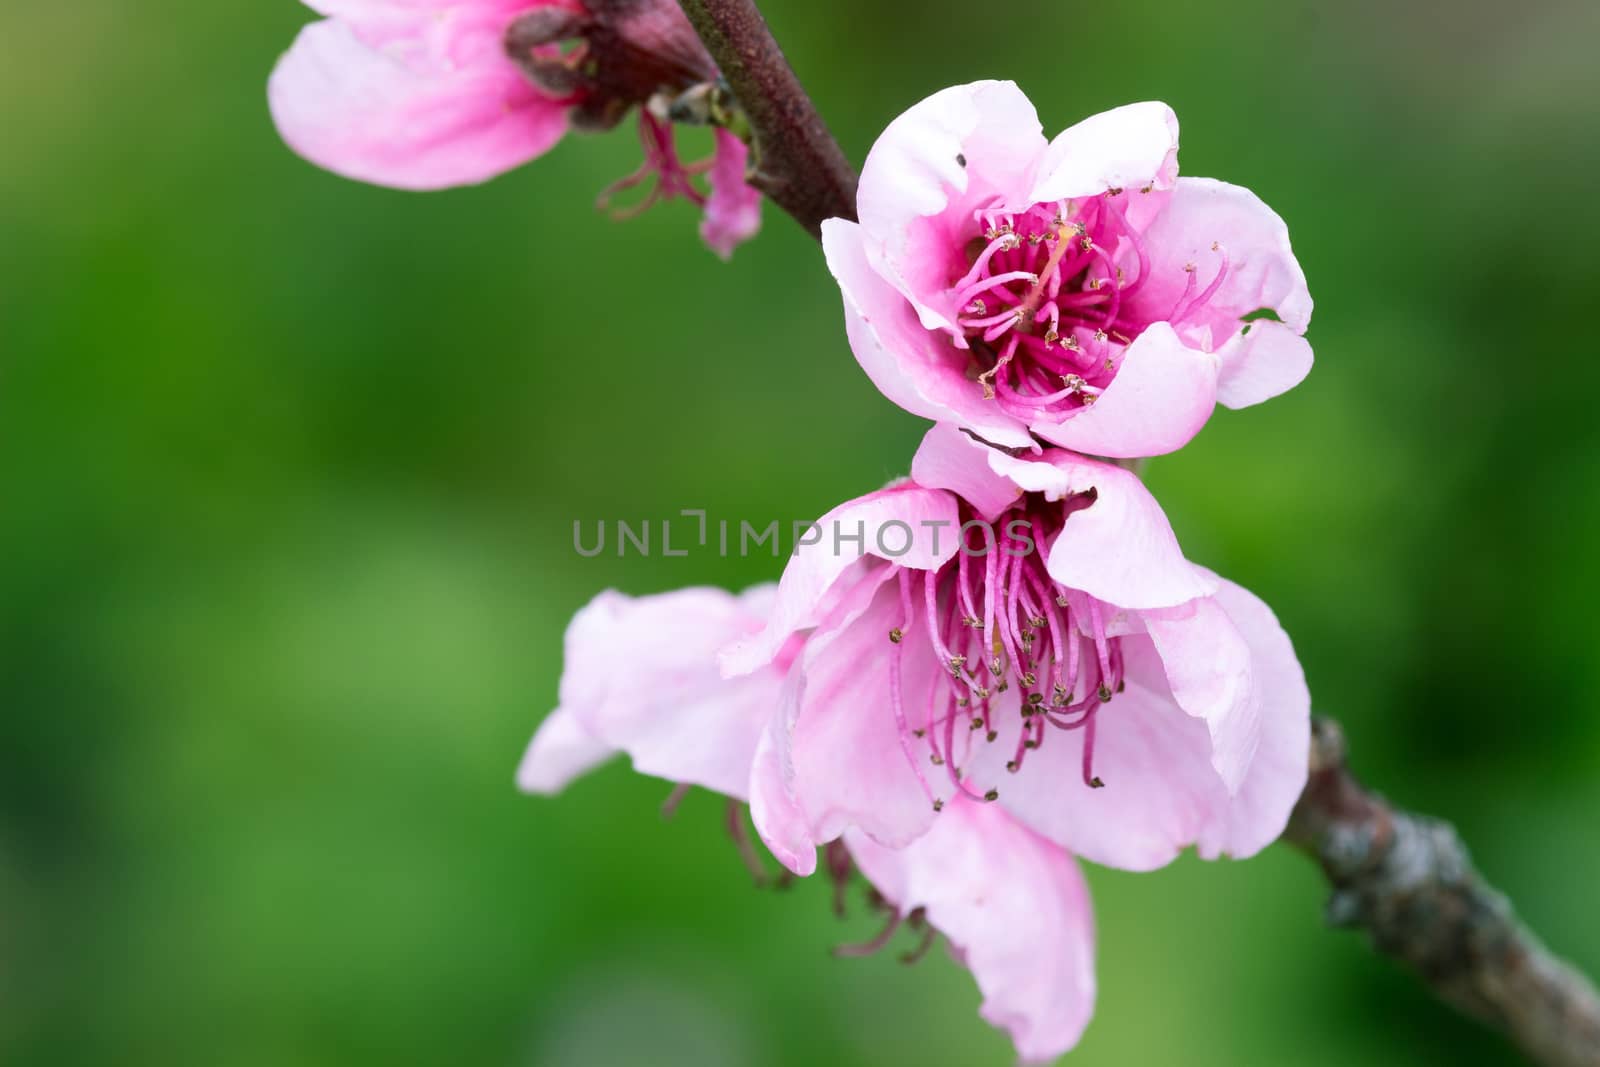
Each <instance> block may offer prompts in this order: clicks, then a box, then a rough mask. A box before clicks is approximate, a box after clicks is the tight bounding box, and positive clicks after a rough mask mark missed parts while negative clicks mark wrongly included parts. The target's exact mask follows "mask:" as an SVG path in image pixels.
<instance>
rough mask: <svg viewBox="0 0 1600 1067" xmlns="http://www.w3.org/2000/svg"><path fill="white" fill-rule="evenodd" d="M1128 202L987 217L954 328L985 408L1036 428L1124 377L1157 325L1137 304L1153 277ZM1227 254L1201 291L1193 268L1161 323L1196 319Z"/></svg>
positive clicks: (958, 297)
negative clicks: (1128, 358)
mask: <svg viewBox="0 0 1600 1067" xmlns="http://www.w3.org/2000/svg"><path fill="white" fill-rule="evenodd" d="M1126 206H1127V194H1125V193H1124V192H1123V191H1122V190H1112V191H1110V192H1108V193H1106V194H1105V195H1103V196H1095V197H1089V198H1087V199H1083V200H1063V201H1057V202H1055V203H1047V204H1035V205H1034V206H1033V207H1030V208H1028V209H1027V210H1026V211H1022V212H1015V213H1012V212H1006V211H1000V210H980V211H978V212H976V213H975V217H976V219H977V222H978V226H979V231H980V232H979V234H978V236H976V237H974V238H973V239H972V241H971V243H970V244H969V246H968V249H969V257H970V258H969V260H968V262H969V263H970V264H971V269H969V270H968V271H967V273H966V274H965V275H963V276H962V277H960V278H958V279H957V280H956V281H955V282H954V283H953V284H952V286H951V291H952V293H953V294H954V297H955V302H956V305H957V307H958V316H959V317H958V318H957V320H956V321H957V325H958V327H959V329H960V331H961V336H962V338H963V339H964V340H965V342H966V344H967V345H968V346H970V348H971V351H972V357H973V364H974V370H975V372H976V374H977V380H978V383H979V384H980V385H981V386H982V388H983V394H984V396H985V398H987V399H991V400H993V401H994V402H995V403H996V404H998V405H999V406H1000V407H1001V409H1002V410H1004V411H1005V412H1006V413H1007V414H1009V415H1012V416H1015V417H1016V418H1019V419H1023V420H1025V421H1029V422H1032V421H1034V420H1035V419H1038V418H1041V417H1046V418H1050V419H1054V420H1059V419H1062V418H1065V417H1068V416H1070V415H1072V414H1075V413H1076V412H1078V411H1081V410H1082V409H1083V408H1085V407H1087V406H1089V405H1091V404H1093V403H1094V402H1095V400H1096V399H1098V398H1099V396H1100V393H1101V392H1102V391H1103V390H1104V389H1105V387H1106V386H1107V385H1109V384H1110V383H1111V380H1112V379H1113V378H1114V377H1116V373H1117V369H1118V367H1119V366H1120V365H1121V362H1122V355H1123V352H1124V350H1125V349H1126V348H1127V346H1128V345H1129V344H1131V343H1133V340H1134V339H1135V338H1137V337H1138V336H1139V334H1140V333H1142V332H1143V331H1144V329H1145V327H1147V326H1148V325H1149V324H1150V323H1151V322H1152V321H1156V320H1155V319H1152V318H1151V317H1150V315H1149V313H1148V312H1145V313H1143V314H1140V313H1138V312H1136V311H1135V309H1134V307H1133V305H1132V304H1131V303H1130V301H1131V299H1132V298H1133V297H1134V296H1135V295H1136V294H1137V293H1138V292H1139V290H1140V289H1141V288H1142V287H1143V286H1144V284H1145V283H1146V282H1147V281H1148V280H1149V276H1150V255H1149V252H1148V250H1147V249H1146V247H1145V242H1144V238H1143V235H1141V234H1140V233H1139V232H1138V230H1136V229H1135V228H1134V227H1133V226H1132V225H1131V224H1130V223H1129V222H1128V219H1127V216H1126V214H1125V213H1124V211H1125V208H1126ZM1213 250H1214V251H1215V252H1216V253H1217V254H1218V256H1219V262H1218V264H1217V266H1216V268H1215V273H1214V275H1213V276H1212V277H1211V278H1210V279H1209V281H1207V282H1206V283H1205V284H1204V285H1201V284H1200V281H1199V279H1198V278H1197V268H1196V267H1195V266H1194V265H1193V264H1190V265H1187V266H1186V267H1185V271H1186V273H1187V275H1188V279H1187V281H1186V283H1185V289H1184V292H1183V295H1182V296H1181V297H1180V298H1179V299H1178V301H1177V303H1176V304H1174V305H1173V307H1172V308H1171V310H1170V311H1168V310H1167V309H1164V308H1163V309H1160V310H1161V311H1164V312H1165V314H1164V315H1162V316H1160V317H1161V318H1162V319H1164V320H1165V321H1168V322H1171V323H1173V324H1174V325H1177V324H1180V323H1181V322H1182V321H1183V320H1184V319H1186V318H1188V317H1190V316H1192V315H1194V314H1195V313H1196V312H1197V311H1199V309H1201V308H1202V307H1204V306H1205V305H1206V304H1207V303H1208V302H1209V301H1210V300H1211V298H1212V297H1213V296H1214V295H1215V294H1216V292H1217V290H1218V288H1219V287H1220V286H1221V285H1222V282H1223V279H1224V278H1226V277H1227V274H1228V256H1227V253H1226V252H1225V251H1223V250H1222V248H1221V246H1220V245H1218V246H1213Z"/></svg>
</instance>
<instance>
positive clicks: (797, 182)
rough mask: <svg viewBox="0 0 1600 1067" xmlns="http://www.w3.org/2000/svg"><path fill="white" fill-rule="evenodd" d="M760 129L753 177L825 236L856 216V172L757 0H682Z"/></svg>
mask: <svg viewBox="0 0 1600 1067" xmlns="http://www.w3.org/2000/svg"><path fill="white" fill-rule="evenodd" d="M679 4H680V5H681V6H682V7H683V12H684V14H685V15H687V16H689V21H690V22H691V23H693V24H694V28H695V32H697V33H699V34H700V39H701V40H702V41H703V42H705V46H706V50H707V51H708V52H710V53H711V58H713V59H715V60H716V61H717V66H718V67H719V68H720V69H721V71H722V76H723V77H724V78H725V79H727V82H728V87H729V88H730V89H732V90H733V95H734V98H735V99H737V100H738V102H739V105H740V107H741V108H742V109H743V111H744V113H745V115H746V117H748V118H749V120H750V129H751V132H752V134H753V135H754V144H753V147H754V152H753V153H752V158H753V160H754V162H755V170H754V172H753V173H752V174H751V175H750V184H751V185H753V186H755V187H756V188H757V189H760V190H761V191H762V192H763V193H765V194H766V195H767V196H768V197H769V198H770V199H771V200H772V201H773V202H774V203H775V204H777V205H778V206H779V207H781V208H783V210H785V211H787V212H788V213H789V214H790V215H792V216H794V219H795V221H796V222H798V223H800V225H802V226H804V227H805V228H806V229H807V230H808V231H810V233H811V235H812V236H813V237H817V236H820V235H821V232H822V220H823V219H828V218H834V217H836V216H837V217H840V218H847V219H854V218H855V217H856V172H855V170H854V169H853V168H852V167H851V166H850V161H849V160H847V159H846V158H845V155H844V151H843V150H842V149H840V147H839V143H838V142H837V141H835V140H834V139H833V135H832V134H830V133H829V132H828V127H827V125H826V124H825V123H824V122H823V121H822V116H821V115H818V114H817V109H816V108H815V107H814V106H812V103H811V98H810V97H809V96H807V95H806V91H805V89H804V88H803V87H801V85H800V79H799V78H797V77H795V73H794V70H793V69H791V68H790V66H789V61H788V60H786V59H784V57H783V51H782V49H780V48H779V47H778V42H777V41H775V40H773V39H772V32H771V31H770V30H768V29H767V23H766V20H765V19H763V18H762V17H761V12H760V11H759V10H757V9H756V5H755V2H754V0H679Z"/></svg>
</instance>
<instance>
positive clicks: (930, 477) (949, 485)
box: [911, 422, 1055, 519]
mask: <svg viewBox="0 0 1600 1067" xmlns="http://www.w3.org/2000/svg"><path fill="white" fill-rule="evenodd" d="M994 456H999V457H1003V458H1009V457H1007V456H1006V455H1005V453H1003V452H1000V451H999V450H997V449H993V448H990V447H989V446H988V445H985V444H983V443H981V442H978V441H974V440H973V439H972V438H971V437H970V436H968V435H967V434H964V433H962V432H961V431H960V430H959V429H957V428H956V427H955V426H954V425H952V424H951V423H948V422H941V423H939V424H938V425H936V426H934V427H933V429H931V430H929V431H928V432H927V433H926V434H925V435H924V436H923V438H922V444H921V446H919V447H918V448H917V454H916V456H915V458H913V459H912V460H911V480H912V481H914V482H916V483H917V484H918V485H920V486H923V487H924V488H927V489H948V490H949V491H950V492H952V493H954V494H955V495H956V496H958V497H960V498H961V499H962V500H965V501H966V502H967V503H968V504H970V505H972V507H973V509H974V510H976V511H977V512H978V513H979V514H980V515H983V516H985V517H986V518H991V519H992V518H994V517H995V516H996V515H998V514H1000V512H1002V511H1004V510H1005V509H1006V508H1008V507H1010V506H1011V505H1012V504H1014V503H1016V501H1017V497H1019V496H1021V495H1022V490H1021V489H1019V488H1018V486H1017V484H1016V483H1015V482H1013V481H1011V480H1010V479H1009V478H1007V477H1005V476H1004V475H1002V474H998V473H996V468H995V467H994V465H993V464H992V463H991V457H994ZM1015 462H1018V463H1021V462H1024V461H1022V460H1017V461H1015ZM1050 469H1051V470H1052V471H1054V469H1055V468H1053V467H1052V468H1050Z"/></svg>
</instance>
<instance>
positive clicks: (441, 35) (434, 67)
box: [307, 0, 579, 73]
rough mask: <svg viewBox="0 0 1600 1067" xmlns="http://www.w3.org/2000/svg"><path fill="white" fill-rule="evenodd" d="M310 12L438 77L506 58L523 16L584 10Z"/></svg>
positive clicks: (513, 0)
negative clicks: (510, 35) (508, 38)
mask: <svg viewBox="0 0 1600 1067" xmlns="http://www.w3.org/2000/svg"><path fill="white" fill-rule="evenodd" d="M307 6H308V7H310V8H311V9H312V10H313V11H316V12H317V13H319V14H322V15H326V16H328V17H330V18H333V19H337V20H338V21H340V22H343V23H344V24H345V25H347V26H349V27H350V29H351V30H352V31H353V32H354V33H355V35H356V36H357V37H359V38H360V39H361V41H362V42H363V43H364V44H366V45H368V46H370V47H372V48H373V49H375V50H381V51H382V52H383V53H384V54H385V55H388V56H389V57H390V58H393V59H399V60H402V61H403V62H405V63H406V64H407V65H408V66H411V67H413V68H414V69H416V70H418V71H420V72H436V73H442V72H446V71H450V70H454V69H456V68H458V67H462V66H471V65H474V64H480V63H483V62H484V61H485V60H487V59H489V58H492V57H494V56H495V55H497V54H498V55H502V56H503V53H504V49H505V43H504V42H505V35H506V30H507V29H508V28H509V27H510V26H511V23H512V22H513V21H515V20H516V18H517V16H519V15H521V14H524V13H526V12H528V11H531V10H534V9H537V8H543V7H559V8H563V9H565V10H569V11H570V10H579V9H578V8H577V5H576V4H574V3H568V2H565V0H310V2H309V3H308V4H307Z"/></svg>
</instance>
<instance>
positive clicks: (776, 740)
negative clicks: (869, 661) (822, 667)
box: [750, 671, 817, 878]
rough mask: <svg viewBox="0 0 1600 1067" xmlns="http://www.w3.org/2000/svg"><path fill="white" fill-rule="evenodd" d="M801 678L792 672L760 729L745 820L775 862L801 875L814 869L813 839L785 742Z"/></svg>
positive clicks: (796, 702) (789, 729)
mask: <svg viewBox="0 0 1600 1067" xmlns="http://www.w3.org/2000/svg"><path fill="white" fill-rule="evenodd" d="M803 681H804V679H803V678H802V677H801V675H800V672H798V671H793V672H791V673H790V674H789V676H788V678H787V679H786V681H785V685H784V689H783V695H782V697H781V698H780V700H779V705H778V710H777V712H776V713H775V714H774V715H773V717H772V720H771V721H770V722H769V723H767V726H766V728H765V729H763V730H762V732H761V739H760V741H759V742H757V744H756V758H755V762H754V764H752V766H751V768H750V820H751V822H753V823H755V827H756V833H758V834H760V835H761V840H762V842H763V843H764V844H765V845H766V846H767V848H768V850H770V851H771V852H772V854H773V855H774V856H775V857H777V860H778V862H779V863H781V864H783V865H784V866H785V867H787V868H788V869H789V870H791V871H793V872H794V873H795V874H798V875H799V876H800V877H802V878H805V877H807V876H809V875H810V874H811V873H812V872H813V871H815V870H816V869H817V840H816V838H815V837H813V836H812V834H811V823H810V821H809V820H808V819H807V818H806V814H805V812H804V811H802V810H801V809H800V801H799V800H798V799H796V797H795V792H794V757H793V749H792V748H791V746H790V744H789V733H790V731H791V730H792V729H793V724H794V719H795V716H796V715H797V714H798V712H799V699H800V690H799V689H798V688H797V687H798V686H800V685H801V684H802V683H803Z"/></svg>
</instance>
